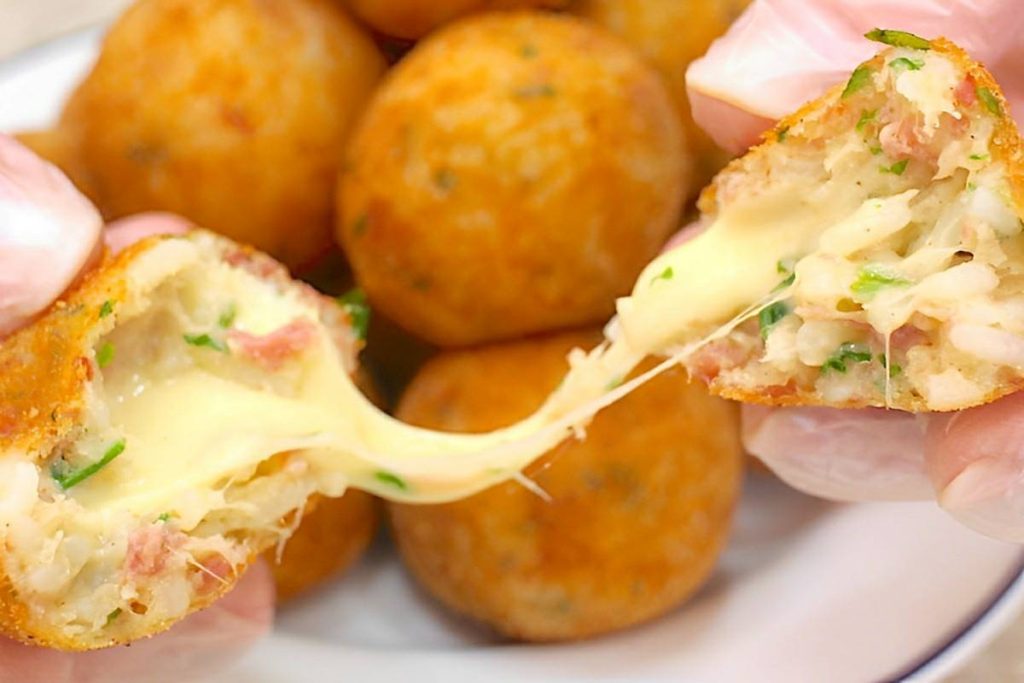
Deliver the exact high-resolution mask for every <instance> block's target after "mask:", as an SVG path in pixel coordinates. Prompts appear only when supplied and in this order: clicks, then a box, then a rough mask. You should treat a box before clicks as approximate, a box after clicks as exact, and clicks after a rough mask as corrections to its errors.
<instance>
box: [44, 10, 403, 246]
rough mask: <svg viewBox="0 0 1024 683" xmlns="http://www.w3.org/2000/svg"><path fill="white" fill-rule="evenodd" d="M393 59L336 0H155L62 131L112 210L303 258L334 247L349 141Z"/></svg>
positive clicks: (117, 30)
mask: <svg viewBox="0 0 1024 683" xmlns="http://www.w3.org/2000/svg"><path fill="white" fill-rule="evenodd" d="M384 68H385V65H384V59H383V57H382V56H381V54H380V53H379V51H378V49H377V47H376V46H375V45H374V43H373V41H372V40H371V39H370V38H369V37H368V36H367V35H365V34H364V32H363V31H362V29H360V28H359V27H358V26H357V25H356V24H355V23H354V21H353V20H352V19H350V18H349V17H348V16H347V15H346V14H345V13H344V11H343V10H342V9H341V8H340V6H339V5H338V4H337V3H336V2H334V1H333V0H288V1H287V2H283V1H282V2H266V1H264V0H142V1H141V2H137V3H136V4H135V5H133V6H132V7H131V8H129V9H128V11H127V12H126V13H125V14H124V15H123V16H122V17H121V19H120V20H119V21H118V22H117V23H116V24H115V25H114V26H113V28H112V29H111V30H110V32H109V34H108V35H107V37H106V40H105V41H104V43H103V47H102V50H101V52H100V57H99V61H98V62H97V64H96V66H95V68H94V69H93V71H92V73H90V74H89V76H88V77H87V78H86V79H85V81H84V82H83V83H82V84H81V86H79V88H78V90H77V91H76V92H75V93H74V95H73V96H72V98H71V100H70V101H69V103H68V105H67V107H66V109H65V111H64V114H63V116H62V120H61V127H62V128H63V129H64V130H65V131H66V133H67V134H68V135H70V136H71V137H72V139H73V140H74V144H75V146H76V148H77V150H78V154H79V155H81V158H82V159H83V161H84V162H85V164H86V165H87V170H88V177H87V178H84V179H83V178H76V181H77V182H78V184H79V185H80V186H83V187H85V188H89V189H90V190H92V191H93V192H94V194H95V196H94V199H95V200H96V201H97V203H98V204H99V206H100V209H101V210H102V211H103V212H104V214H105V215H106V217H107V218H117V217H120V216H124V215H126V214H131V213H136V212H139V211H143V210H152V209H159V210H167V211H172V212H175V213H178V214H181V215H183V216H185V217H187V218H190V219H191V220H193V221H195V222H196V223H197V224H199V225H203V226H205V227H208V228H210V229H213V230H217V231H219V232H221V233H223V234H225V235H228V236H230V237H232V238H234V239H236V240H240V241H243V242H248V243H251V244H253V245H255V246H257V247H259V248H260V249H262V250H264V251H267V252H269V253H271V254H273V255H274V256H276V257H278V258H279V259H281V260H283V261H285V262H286V263H287V264H288V265H291V266H296V265H301V264H303V263H306V262H308V261H310V260H311V259H312V258H314V257H315V256H316V255H318V254H319V253H321V252H323V251H324V250H326V248H327V247H328V246H329V245H330V243H331V224H332V196H333V188H334V183H335V180H336V175H337V170H338V166H339V161H340V159H341V156H342V150H343V147H344V143H345V141H346V139H347V137H348V134H349V131H350V128H351V126H352V124H353V122H354V120H355V119H356V117H357V116H358V114H359V113H360V112H361V111H362V109H363V107H364V105H365V103H366V101H367V99H368V97H369V94H370V92H371V90H372V89H373V88H374V86H375V84H376V83H377V82H378V80H379V79H380V77H381V75H382V74H383V71H384Z"/></svg>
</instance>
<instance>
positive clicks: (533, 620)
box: [390, 331, 741, 640]
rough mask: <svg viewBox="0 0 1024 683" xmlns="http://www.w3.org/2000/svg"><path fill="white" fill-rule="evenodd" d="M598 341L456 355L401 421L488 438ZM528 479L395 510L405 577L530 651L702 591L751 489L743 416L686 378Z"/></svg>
mask: <svg viewBox="0 0 1024 683" xmlns="http://www.w3.org/2000/svg"><path fill="white" fill-rule="evenodd" d="M600 338H601V337H600V334H599V333H598V332H596V331H594V332H588V333H580V332H574V333H567V334H560V335H555V336H549V337H545V338H542V339H536V340H526V341H520V342H515V343H508V344H502V345H495V346H491V347H488V348H485V349H479V350H467V351H457V352H455V351H453V352H447V353H443V354H441V355H440V356H438V357H436V358H435V359H433V360H431V361H429V362H428V363H427V364H426V365H425V366H424V367H423V368H422V370H421V371H420V373H419V374H418V375H417V376H416V378H415V379H414V380H413V381H412V383H411V385H410V386H409V388H408V390H407V392H406V394H405V396H404V397H403V399H402V401H401V403H400V405H399V407H398V411H397V415H398V416H399V417H400V418H402V419H403V420H405V421H407V422H410V423H412V424H415V425H419V426H422V427H429V428H434V429H441V430H445V431H457V432H483V431H487V430H490V429H494V428H497V427H502V426H506V425H508V424H511V423H512V422H514V421H516V420H518V419H520V418H522V417H525V416H526V415H527V414H529V413H530V412H532V411H533V410H534V409H535V408H537V407H538V406H539V405H540V404H541V402H542V401H543V400H544V399H545V398H546V397H547V395H548V393H549V392H550V391H551V390H553V389H554V388H555V387H556V386H557V385H558V383H559V382H560V381H561V378H562V376H563V375H564V374H565V372H566V370H567V369H568V363H567V362H566V354H567V353H568V352H569V350H570V349H572V348H573V347H574V346H577V345H581V346H583V347H590V346H592V345H594V344H596V343H597V342H598V341H599V340H600ZM586 432H587V439H586V440H585V441H583V442H579V441H569V442H566V443H564V444H562V445H561V446H559V447H557V448H555V449H554V450H552V451H551V452H549V453H548V454H546V455H545V456H544V457H543V458H542V459H541V460H539V461H538V462H536V463H534V464H533V465H532V466H531V467H530V468H529V469H528V470H527V472H526V475H527V476H528V477H529V478H530V479H532V480H533V481H534V482H536V484H537V485H538V486H539V487H541V488H542V489H543V490H544V491H545V492H546V493H547V494H548V495H549V496H550V500H545V499H543V498H541V497H539V496H538V495H537V494H535V493H532V492H531V491H529V490H527V489H526V488H524V487H523V486H522V485H521V484H519V483H517V482H514V481H512V482H508V483H506V484H502V485H499V486H495V487H492V488H490V489H487V490H486V491H483V492H481V493H479V494H477V495H475V496H472V497H470V498H467V499H465V500H462V501H459V502H454V503H446V504H442V505H396V504H392V505H390V512H391V520H392V527H393V531H394V536H395V539H396V541H397V544H398V547H399V550H400V551H401V554H402V557H403V559H404V560H405V563H406V566H407V567H408V568H409V570H410V571H411V572H412V574H413V576H415V577H416V578H417V579H418V580H419V582H420V583H421V584H422V585H423V586H424V587H425V588H426V589H427V590H428V591H429V592H430V593H431V594H432V595H434V596H435V597H437V598H438V599H439V600H440V601H441V602H442V603H444V604H445V605H447V606H449V607H450V608H452V609H454V610H456V611H457V612H460V613H463V614H466V615H469V616H471V617H473V618H475V619H478V620H480V621H482V622H484V623H486V624H489V625H490V626H492V627H493V628H494V629H496V630H497V631H499V632H500V633H502V634H505V635H508V636H511V637H515V638H521V639H525V640H564V639H575V638H583V637H587V636H593V635H597V634H601V633H605V632H608V631H612V630H616V629H620V628H624V627H626V626H629V625H631V624H635V623H638V622H641V621H645V620H648V619H651V618H653V617H655V616H657V615H659V614H662V613H664V612H665V611H667V610H669V609H672V608H673V607H675V606H677V605H678V604H680V603H681V602H682V601H684V600H685V599H686V598H688V597H689V596H690V595H692V594H693V593H694V592H695V591H696V590H697V589H698V588H699V587H700V586H701V585H702V584H703V583H704V581H705V580H706V579H707V577H708V576H709V575H710V573H711V571H712V569H713V568H714V566H715V563H716V560H717V558H718V556H719V554H720V552H721V550H722V548H723V546H724V544H725V541H726V539H727V536H728V533H729V527H730V522H731V518H732V512H733V508H734V506H735V504H736V500H737V496H738V494H739V486H740V474H741V459H740V445H739V437H738V424H737V413H736V408H735V406H734V405H732V404H730V403H728V402H726V401H723V400H721V399H717V398H713V397H711V396H709V395H708V394H707V392H706V390H705V389H704V388H703V387H701V386H698V385H696V384H689V383H688V381H687V378H686V376H685V374H684V373H683V371H682V370H681V369H676V370H672V371H670V372H668V373H666V374H664V375H662V376H661V377H659V378H657V379H655V380H653V381H651V382H650V383H649V384H647V385H646V386H644V387H642V388H641V389H639V390H637V391H636V392H635V393H634V394H631V395H630V396H628V397H627V398H625V399H623V400H622V401H621V402H620V403H617V404H615V405H612V406H611V407H609V408H607V409H605V410H604V411H602V412H601V413H599V414H598V416H597V417H596V418H595V419H594V421H593V422H592V423H591V424H590V425H589V426H588V427H587V430H586Z"/></svg>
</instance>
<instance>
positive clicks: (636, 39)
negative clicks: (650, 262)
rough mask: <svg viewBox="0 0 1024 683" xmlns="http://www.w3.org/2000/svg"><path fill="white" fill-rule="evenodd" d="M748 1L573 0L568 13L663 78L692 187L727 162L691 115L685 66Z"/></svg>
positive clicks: (721, 152) (705, 49) (723, 153)
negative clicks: (602, 31) (691, 165)
mask: <svg viewBox="0 0 1024 683" xmlns="http://www.w3.org/2000/svg"><path fill="white" fill-rule="evenodd" d="M748 4H750V0H578V2H576V3H575V4H573V6H572V8H571V11H572V12H574V13H575V14H578V15H579V16H581V17H584V18H586V19H589V20H591V21H594V22H596V23H597V24H599V25H601V26H603V27H604V28H606V29H608V30H610V31H612V32H613V33H615V34H617V35H619V36H621V37H622V38H623V39H624V40H625V41H626V42H627V43H629V44H630V45H632V46H633V47H634V48H636V49H637V51H638V52H639V53H640V54H642V55H643V56H644V57H646V58H647V59H648V60H650V62H651V63H652V64H654V65H655V66H656V67H657V68H658V70H659V71H661V74H662V76H664V78H665V81H666V83H667V84H668V87H669V90H670V92H671V93H672V97H673V99H674V100H675V104H676V108H677V109H678V111H679V118H680V120H681V121H682V123H683V127H684V129H685V131H686V139H687V141H688V142H689V143H691V145H690V148H691V150H692V153H693V156H694V159H695V162H696V169H695V170H696V180H697V182H695V183H694V185H693V189H694V191H696V190H699V189H700V187H701V186H703V185H704V184H705V183H706V182H707V181H708V180H710V178H711V176H712V175H714V173H715V172H716V171H718V169H720V168H721V167H722V166H724V165H725V162H726V161H728V158H729V157H728V155H727V154H726V153H725V152H724V151H722V150H721V149H719V148H718V146H717V145H715V143H714V142H713V141H712V140H711V138H710V137H709V136H708V135H707V134H706V133H705V132H704V131H703V130H701V128H700V126H698V125H697V124H696V123H695V122H694V120H693V117H692V116H691V114H690V103H689V100H688V98H687V96H686V67H687V66H689V64H690V62H692V61H693V60H695V59H696V58H698V57H700V56H701V55H703V54H704V53H705V52H706V51H707V49H708V46H709V45H711V42H712V41H714V40H715V39H716V38H718V37H719V36H721V35H722V34H723V33H725V31H726V30H727V29H728V28H729V26H730V25H731V24H732V22H733V20H735V19H736V17H738V16H739V15H740V14H741V13H742V12H743V10H744V9H745V8H746V6H747V5H748Z"/></svg>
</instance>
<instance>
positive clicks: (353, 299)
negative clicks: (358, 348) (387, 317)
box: [338, 287, 370, 341]
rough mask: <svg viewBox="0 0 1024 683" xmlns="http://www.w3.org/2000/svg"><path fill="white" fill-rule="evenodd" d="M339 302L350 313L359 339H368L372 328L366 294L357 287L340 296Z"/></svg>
mask: <svg viewBox="0 0 1024 683" xmlns="http://www.w3.org/2000/svg"><path fill="white" fill-rule="evenodd" d="M338 304H339V305H340V306H341V307H342V308H344V309H345V311H346V312H347V313H348V317H349V321H350V322H351V323H352V331H353V332H355V335H356V338H357V339H358V340H359V341H366V334H367V331H368V330H369V329H370V305H369V304H368V303H366V294H364V293H363V290H361V289H359V288H358V287H355V288H353V289H350V290H348V291H347V292H345V293H344V294H342V295H341V296H339V297H338Z"/></svg>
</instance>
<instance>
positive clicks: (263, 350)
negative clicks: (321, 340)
mask: <svg viewBox="0 0 1024 683" xmlns="http://www.w3.org/2000/svg"><path fill="white" fill-rule="evenodd" d="M316 336H317V328H316V325H314V324H313V322H312V321H311V320H309V319H308V318H296V319H295V320H293V321H291V322H290V323H288V324H287V325H285V326H284V327H279V328H278V329H276V330H274V331H273V332H271V333H269V334H264V335H256V334H252V333H249V332H244V331H242V330H231V331H230V332H228V341H229V343H230V344H231V346H232V348H235V349H237V350H238V351H239V352H240V353H241V354H242V355H244V356H246V357H248V358H251V359H252V360H254V361H256V362H257V363H259V364H260V365H262V366H263V367H264V368H266V369H267V370H271V371H273V370H277V369H279V368H280V367H281V366H282V365H283V364H284V363H285V361H287V360H288V359H290V358H293V357H294V356H295V355H296V354H297V353H299V352H300V351H304V350H306V349H308V348H309V347H310V346H311V345H312V344H313V342H314V341H316Z"/></svg>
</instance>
